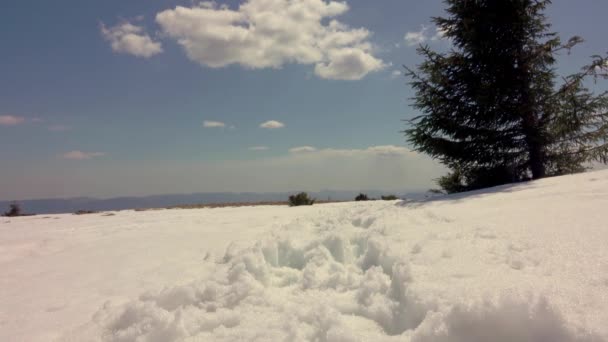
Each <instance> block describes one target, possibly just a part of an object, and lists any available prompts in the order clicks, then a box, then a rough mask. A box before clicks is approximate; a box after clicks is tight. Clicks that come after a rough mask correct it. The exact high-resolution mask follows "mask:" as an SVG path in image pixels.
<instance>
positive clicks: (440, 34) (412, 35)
mask: <svg viewBox="0 0 608 342" xmlns="http://www.w3.org/2000/svg"><path fill="white" fill-rule="evenodd" d="M428 31H429V28H428V27H426V26H424V25H423V26H422V27H421V28H420V31H411V32H407V33H406V34H405V37H404V39H405V42H406V44H407V45H408V46H416V45H420V44H422V43H424V42H426V41H433V42H435V41H440V40H444V39H445V33H446V32H445V31H444V30H442V29H441V28H439V27H435V33H433V34H432V35H431V34H429V32H428Z"/></svg>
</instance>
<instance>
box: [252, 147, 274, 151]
mask: <svg viewBox="0 0 608 342" xmlns="http://www.w3.org/2000/svg"><path fill="white" fill-rule="evenodd" d="M268 149H269V148H268V146H251V147H249V150H250V151H268Z"/></svg>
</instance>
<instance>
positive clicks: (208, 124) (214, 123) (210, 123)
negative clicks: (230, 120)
mask: <svg viewBox="0 0 608 342" xmlns="http://www.w3.org/2000/svg"><path fill="white" fill-rule="evenodd" d="M203 127H205V128H225V127H226V124H225V123H223V122H221V121H208V120H205V121H203ZM231 127H232V128H233V127H234V126H231Z"/></svg>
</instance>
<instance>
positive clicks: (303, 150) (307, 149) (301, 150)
mask: <svg viewBox="0 0 608 342" xmlns="http://www.w3.org/2000/svg"><path fill="white" fill-rule="evenodd" d="M316 150H317V149H316V148H314V147H312V146H300V147H294V148H292V149H290V150H289V152H291V153H309V152H315V151H316Z"/></svg>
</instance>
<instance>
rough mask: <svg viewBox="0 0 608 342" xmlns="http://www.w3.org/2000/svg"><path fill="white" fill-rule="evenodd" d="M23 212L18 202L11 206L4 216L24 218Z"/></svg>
mask: <svg viewBox="0 0 608 342" xmlns="http://www.w3.org/2000/svg"><path fill="white" fill-rule="evenodd" d="M22 215H23V212H22V211H21V206H20V205H19V203H17V202H13V203H11V204H10V205H9V207H8V211H7V212H5V213H4V216H7V217H15V216H22Z"/></svg>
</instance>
